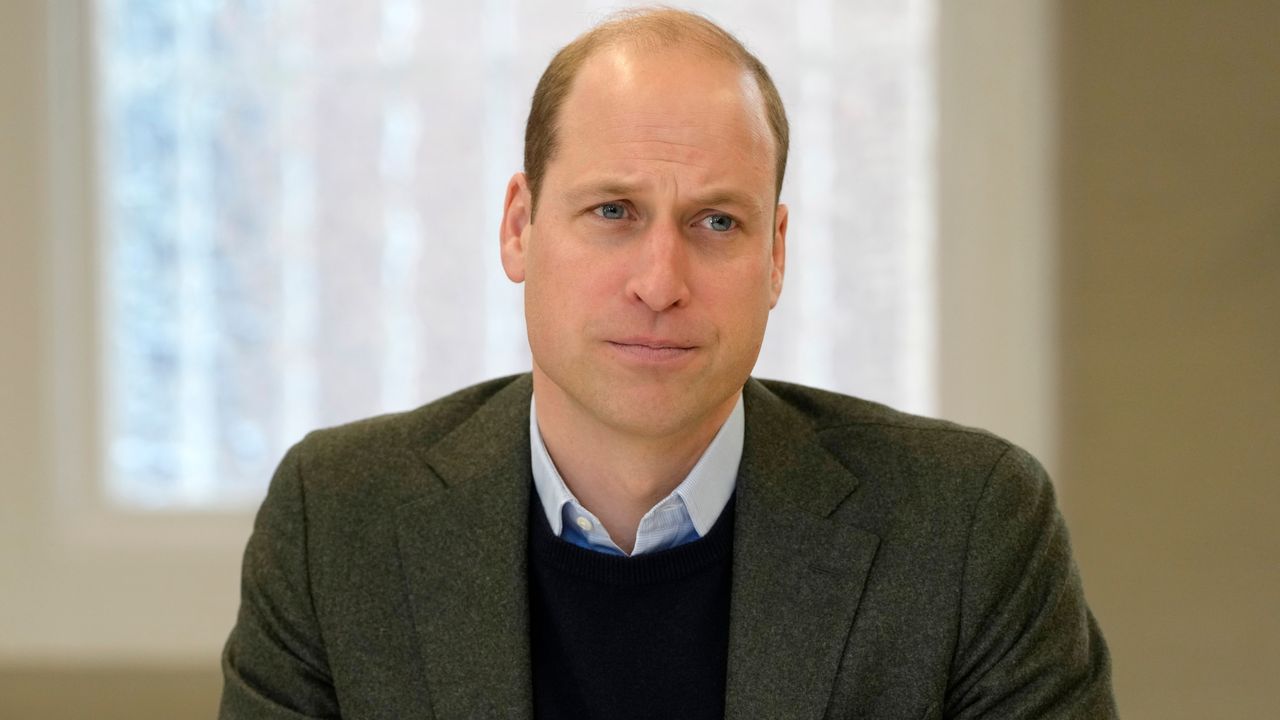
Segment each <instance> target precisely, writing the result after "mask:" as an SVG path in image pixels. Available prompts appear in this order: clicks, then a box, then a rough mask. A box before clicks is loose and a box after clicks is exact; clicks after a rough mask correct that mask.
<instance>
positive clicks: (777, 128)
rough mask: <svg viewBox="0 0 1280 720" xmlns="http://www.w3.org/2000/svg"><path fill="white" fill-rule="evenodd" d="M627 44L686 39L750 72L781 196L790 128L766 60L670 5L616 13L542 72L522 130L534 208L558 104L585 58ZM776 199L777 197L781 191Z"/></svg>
mask: <svg viewBox="0 0 1280 720" xmlns="http://www.w3.org/2000/svg"><path fill="white" fill-rule="evenodd" d="M624 43H625V44H628V45H632V46H640V47H643V48H646V49H658V48H664V47H669V46H671V45H676V44H686V43H687V44H691V45H693V46H695V47H697V48H698V49H699V50H703V51H706V52H709V53H710V54H711V55H712V56H714V57H719V58H723V59H725V60H728V61H729V62H731V63H734V64H735V65H737V66H738V67H741V68H742V69H743V70H746V71H747V72H749V73H751V76H752V77H754V78H755V81H756V85H757V87H758V88H759V89H760V95H761V96H762V97H763V99H764V109H765V117H766V119H767V120H768V122H769V130H770V131H771V132H772V134H773V141H774V143H773V144H774V149H775V152H776V154H777V157H776V158H775V161H776V163H777V167H776V181H777V185H776V186H775V187H776V192H777V193H778V194H779V195H780V194H781V193H782V177H783V174H784V173H785V172H786V168H787V146H788V142H789V138H790V130H789V128H788V125H787V113H786V110H785V109H784V108H783V107H782V97H781V96H780V95H779V94H778V88H777V87H776V86H775V85H774V84H773V79H772V78H770V77H769V71H768V70H766V69H765V67H764V63H762V62H760V60H759V59H757V58H756V56H755V55H752V54H751V53H750V52H749V51H748V50H747V49H746V48H745V47H743V45H742V43H741V42H739V41H738V39H737V38H735V37H734V36H733V35H732V34H730V33H729V32H728V31H727V30H725V29H724V28H722V27H720V26H719V25H716V24H715V23H713V22H711V21H710V20H708V19H707V18H705V17H703V16H701V15H698V14H695V13H691V12H687V11H684V10H675V9H671V8H649V9H639V10H625V11H623V12H621V13H617V14H615V15H613V16H611V17H610V18H609V19H608V20H606V21H604V22H603V23H601V24H599V25H597V26H595V27H594V28H592V29H591V30H588V31H587V32H585V33H583V34H582V35H579V36H578V37H577V38H576V39H575V40H574V41H573V42H571V43H569V44H568V45H566V46H564V47H563V48H561V49H560V52H558V53H556V55H555V57H554V58H552V59H551V63H550V64H549V65H547V69H546V70H544V71H543V73H542V78H541V79H539V80H538V87H537V89H536V90H534V92H533V104H532V107H530V108H529V119H528V121H527V122H526V123H525V129H524V172H525V177H526V178H527V179H528V182H529V193H530V195H531V196H532V200H531V202H532V203H533V206H534V208H536V207H537V203H538V189H539V186H540V185H541V184H542V177H543V174H544V172H545V171H546V168H547V163H549V162H550V161H551V159H552V158H553V157H554V156H555V152H556V140H557V138H556V131H557V129H558V128H557V120H558V117H557V116H558V114H559V112H560V106H561V105H563V104H564V101H565V98H566V97H568V95H569V90H570V89H571V88H572V86H573V80H574V78H575V77H577V75H578V71H579V70H580V69H581V68H582V65H583V63H585V62H586V61H587V59H588V58H590V57H591V55H592V54H594V53H595V51H596V50H599V49H601V48H604V47H609V46H614V45H620V44H624ZM774 199H775V200H776V199H777V195H775V198H774Z"/></svg>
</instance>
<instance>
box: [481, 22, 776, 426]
mask: <svg viewBox="0 0 1280 720" xmlns="http://www.w3.org/2000/svg"><path fill="white" fill-rule="evenodd" d="M655 22H660V23H661V24H662V25H664V26H669V27H670V28H673V29H674V31H673V32H674V34H671V37H673V38H674V39H673V40H670V41H665V40H664V41H659V40H657V39H655V37H656V36H654V35H652V34H651V30H650V26H651V25H652V24H653V23H655ZM628 23H631V24H634V25H635V27H636V28H638V29H637V30H636V32H635V33H631V32H629V31H628V30H627V28H629V27H632V25H629V24H628ZM708 26H710V24H709V23H708V22H707V21H706V20H703V19H702V18H698V17H696V16H690V15H686V14H683V13H678V12H675V11H659V12H657V13H654V14H652V15H639V16H629V17H627V18H624V19H622V20H619V21H615V22H614V23H612V24H609V25H606V26H604V28H605V30H601V29H597V30H595V31H592V32H593V33H604V35H602V36H601V37H604V38H606V39H607V41H605V40H602V39H597V40H596V41H594V42H593V43H592V45H591V49H590V52H588V53H587V54H585V55H584V56H583V57H580V58H576V59H574V60H573V64H574V66H575V71H574V72H573V73H572V74H571V76H570V77H569V79H568V81H567V85H566V87H565V88H564V89H563V91H557V92H559V95H560V99H559V100H558V101H557V102H556V103H555V105H557V106H558V107H557V108H556V109H554V110H547V109H545V108H544V110H543V112H547V113H549V117H550V118H552V119H551V120H550V121H547V122H545V123H543V124H546V125H547V126H548V127H552V126H554V130H555V132H554V137H555V139H554V142H550V141H549V142H550V145H549V147H548V148H546V149H545V151H543V152H542V155H541V160H540V161H538V162H541V163H542V165H541V166H540V167H537V168H536V172H537V173H538V180H537V183H538V186H537V188H535V187H534V182H533V180H532V179H531V177H530V176H529V174H528V173H517V174H516V175H515V176H514V177H513V178H512V179H511V182H510V183H509V185H508V188H507V196H506V203H505V208H504V216H503V221H502V227H501V233H500V234H501V243H502V261H503V267H504V269H505V270H506V273H507V275H508V277H510V278H511V279H512V280H513V281H515V282H524V283H525V318H526V322H527V325H528V330H529V346H530V349H531V351H532V355H533V365H534V367H533V376H534V389H535V392H536V393H537V394H538V408H539V416H540V419H541V417H542V416H543V413H544V411H545V412H547V413H558V414H560V415H562V416H568V415H572V416H575V417H576V418H577V419H579V420H581V419H584V418H585V419H589V420H590V422H592V423H596V424H598V425H599V426H602V427H607V428H609V429H611V430H612V431H614V432H619V433H625V434H627V435H629V436H633V437H639V436H644V437H650V438H654V439H658V438H662V437H671V436H676V435H680V434H687V433H690V432H694V431H698V432H703V431H706V429H707V428H711V431H714V428H715V427H718V425H719V422H721V421H723V420H724V418H725V417H726V416H727V415H728V413H729V411H730V410H731V409H732V407H733V403H734V401H735V399H736V397H737V392H738V390H739V389H741V387H742V384H743V383H744V382H745V381H746V379H747V377H748V375H749V374H750V372H751V369H752V367H753V366H754V365H755V361H756V357H757V356H758V355H759V350H760V343H761V341H762V340H763V337H764V329H765V324H766V322H767V320H768V315H769V311H770V310H771V309H772V308H773V306H774V304H775V303H776V302H777V300H778V295H779V293H780V292H781V289H782V276H783V265H784V259H785V239H786V228H787V209H786V206H783V205H778V204H777V193H778V183H779V180H780V175H781V171H780V167H781V165H780V163H781V162H782V161H781V160H780V157H781V153H782V152H783V149H782V143H785V138H786V132H785V127H786V125H785V117H784V116H782V113H781V105H780V104H778V105H777V112H776V113H775V112H773V110H771V105H770V99H769V96H770V94H772V96H773V97H774V98H775V100H776V91H773V90H772V84H769V85H768V87H769V90H768V91H766V90H765V88H764V87H763V84H762V83H761V81H760V80H759V78H760V77H761V76H762V75H763V72H764V71H763V68H762V67H758V66H759V64H758V62H757V63H754V65H755V66H756V67H753V66H751V65H744V63H743V62H741V61H740V57H739V56H738V55H735V54H734V53H732V52H728V51H721V50H715V49H713V47H719V46H718V45H709V44H708V43H709V40H708V38H709V37H712V36H713V35H714V36H715V37H721V36H723V37H728V36H727V35H726V34H724V33H723V31H721V30H719V29H718V28H714V26H710V27H711V28H713V29H714V34H709V33H710V31H709V30H708V29H707V28H708ZM589 35H590V34H589ZM663 37H666V36H663ZM730 39H731V38H730ZM581 42H583V40H582V39H579V40H578V41H575V44H576V43H581ZM732 42H733V46H734V47H738V48H739V50H740V46H738V45H737V44H736V41H732ZM570 47H571V48H572V47H574V46H573V45H571V46H570ZM574 52H578V51H574ZM743 52H745V51H743ZM563 55H564V53H563V52H562V53H561V56H563ZM561 56H558V60H559V59H560V57H561ZM553 65H554V63H553ZM757 67H758V69H757ZM550 72H551V70H548V73H550ZM763 76H764V77H766V78H767V75H763ZM547 83H548V81H547V79H546V78H545V77H544V78H543V82H542V83H541V84H540V86H539V87H540V89H539V92H540V93H542V92H543V90H542V86H544V85H547ZM547 94H548V96H550V95H551V94H553V93H551V92H550V91H548V93H547ZM536 105H537V101H536V100H535V109H534V113H537V112H539V110H538V108H537V107H536ZM779 118H781V119H780V120H779ZM779 122H780V123H781V124H780V125H779V124H778V123H779ZM537 124H539V123H537V122H535V121H534V119H533V118H532V117H531V119H530V126H534V125H537ZM779 127H781V128H782V130H781V132H779V131H778V128H779ZM779 137H781V138H782V140H781V141H779V139H778V138H779ZM527 152H528V151H527ZM532 154H533V155H538V151H534V152H533V153H532ZM535 198H536V199H537V204H538V212H537V215H536V221H535V216H534V213H533V207H534V202H535Z"/></svg>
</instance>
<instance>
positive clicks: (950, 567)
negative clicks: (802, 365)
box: [222, 10, 1115, 719]
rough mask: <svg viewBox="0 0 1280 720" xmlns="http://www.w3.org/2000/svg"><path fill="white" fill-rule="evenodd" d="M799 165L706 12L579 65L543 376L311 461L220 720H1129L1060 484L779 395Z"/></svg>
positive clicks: (569, 109) (753, 76)
mask: <svg viewBox="0 0 1280 720" xmlns="http://www.w3.org/2000/svg"><path fill="white" fill-rule="evenodd" d="M786 148H787V125H786V117H785V114H784V113H783V110H782V104H781V101H780V100H779V99H778V94H777V91H776V89H775V88H774V86H773V84H772V82H771V81H770V79H769V77H768V73H767V72H766V71H765V69H764V67H763V66H762V65H760V64H759V62H758V61H757V60H756V59H755V58H754V57H752V56H751V55H749V54H748V53H747V52H746V51H745V50H744V49H743V48H742V47H741V46H740V45H739V44H738V43H737V42H736V41H735V40H734V39H733V38H732V37H731V36H729V35H728V34H726V33H724V31H722V30H721V29H719V28H718V27H716V26H715V25H713V24H711V23H709V22H707V21H706V20H703V19H701V18H699V17H697V16H692V15H688V14H685V13H681V12H677V11H669V10H663V11H656V12H648V13H641V14H636V15H629V16H624V17H622V18H620V19H618V20H615V21H613V22H610V23H606V24H604V25H602V26H600V27H598V28H596V29H595V30H593V31H591V32H589V33H587V34H586V35H584V36H583V37H580V38H579V39H577V40H575V41H574V43H572V44H570V45H569V46H567V47H566V48H565V49H564V50H562V51H561V53H560V54H559V55H557V57H556V58H555V59H554V60H553V61H552V63H551V65H550V67H549V68H548V69H547V71H546V73H545V74H544V76H543V78H542V80H541V81H540V83H539V85H538V89H537V91H536V93H535V96H534V101H533V108H532V111H531V113H530V117H529V124H528V128H527V130H526V151H525V155H526V157H525V166H526V171H525V172H524V173H518V174H516V175H515V177H513V178H512V180H511V182H510V184H509V186H508V188H507V193H506V202H505V207H504V215H503V221H502V226H501V238H500V240H501V253H502V262H503V267H504V268H505V270H506V273H507V275H508V276H509V277H510V278H511V279H512V280H513V281H515V282H523V283H524V285H525V311H526V319H527V325H528V332H529V345H530V348H531V351H532V356H533V369H532V373H531V374H530V375H527V376H520V377H516V378H503V379H499V380H495V381H491V382H489V383H486V384H483V385H479V386H476V387H473V388H469V389H467V390H463V391H461V392H459V393H457V394H455V395H452V396H450V397H447V398H444V399H442V400H439V401H437V402H435V403H432V404H430V405H427V406H425V407H423V408H420V409H418V410H416V411H413V412H409V413H405V414H401V415H394V416H388V417H382V418H375V419H372V420H367V421H364V422H361V423H356V424H353V425H350V426H346V427H342V428H337V429H333V430H326V431H321V432H318V433H313V434H312V435H310V436H309V437H308V438H307V439H306V440H304V441H303V442H302V443H300V444H299V445H298V446H296V447H295V448H293V449H292V450H291V451H290V452H289V454H288V455H287V456H286V458H285V459H284V461H283V462H282V463H281V466H280V469H279V470H278V472H277V474H276V477H275V478H274V480H273V482H272V485H271V489H270V491H269V494H268V497H267V499H266V501H265V502H264V503H263V506H262V509H261V511H260V512H259V515H258V519H257V522H256V525H255V530H254V534H253V537H252V538H251V540H250V541H249V546H248V548H247V550H246V554H245V565H244V589H243V603H242V607H241V611H240V616H239V619H238V621H237V624H236V627H235V629H234V630H233V632H232V634H231V637H230V639H229V641H228V643H227V648H226V652H225V654H224V658H223V666H224V672H225V676H226V685H225V690H224V695H223V702H222V717H224V718H242V717H243V718H303V717H343V718H413V717H421V718H428V717H430V718H475V717H503V718H508V717H510V718H530V717H536V718H559V717H575V718H582V717H586V718H631V717H635V718H641V717H643V718H718V717H730V718H822V717H830V718H891V717H892V718H897V717H901V718H913V719H914V718H943V717H947V718H978V717H983V718H1102V717H1112V716H1114V714H1115V710H1114V703H1113V701H1112V699H1111V690H1110V680H1109V664H1108V657H1107V652H1106V648H1105V646H1104V644H1103V641H1102V638H1101V636H1100V635H1099V633H1098V630H1097V627H1096V625H1095V623H1094V622H1093V619H1092V617H1091V616H1090V614H1089V612H1088V609H1087V607H1086V606H1085V603H1084V600H1083V596H1082V593H1081V588H1080V583H1079V579H1078V576H1077V574H1076V571H1075V569H1074V566H1073V564H1072V561H1071V557H1070V551H1069V548H1068V544H1067V538H1066V531H1065V528H1064V527H1063V525H1062V520H1061V518H1060V516H1059V515H1058V513H1057V510H1056V509H1055V506H1054V500H1053V494H1052V489H1051V486H1050V485H1049V483H1048V481H1047V479H1046V478H1045V477H1044V475H1043V472H1042V471H1041V470H1040V468H1039V466H1038V465H1037V464H1036V463H1035V461H1034V460H1032V459H1031V458H1030V457H1029V456H1027V455H1026V454H1025V453H1024V452H1022V451H1021V450H1018V449H1017V448H1014V447H1012V446H1010V445H1009V444H1007V443H1005V442H1004V441H1002V440H999V439H998V438H995V437H992V436H991V435H988V434H985V433H982V432H979V431H974V430H969V429H965V428H961V427H957V426H954V425H950V424H947V423H943V422H939V421H932V420H925V419H921V418H916V417H911V416H907V415H903V414H900V413H896V412H894V411H892V410H889V409H887V408H884V407H882V406H878V405H874V404H871V403H867V402H864V401H860V400H856V399H853V398H849V397H844V396H839V395H835V394H831V393H824V392H820V391H816V390H811V389H807V388H803V387H800V386H795V385H788V384H783V383H771V382H759V381H755V380H751V379H750V378H749V375H750V372H751V369H752V367H753V365H754V364H755V361H756V357H757V354H758V352H759V348H760V343H761V340H762V338H763V335H764V329H765V323H766V320H767V318H768V314H769V311H770V309H771V308H772V307H773V306H774V304H775V303H776V302H777V301H778V297H779V293H780V292H781V289H782V279H783V270H784V267H785V264H784V261H785V256H786V253H785V250H786V235H787V208H786V206H785V205H780V204H778V202H777V200H778V195H779V191H780V188H781V183H782V171H783V168H784V167H785V162H786Z"/></svg>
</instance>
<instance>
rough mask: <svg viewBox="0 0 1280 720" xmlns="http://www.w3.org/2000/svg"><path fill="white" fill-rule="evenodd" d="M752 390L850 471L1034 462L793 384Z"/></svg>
mask: <svg viewBox="0 0 1280 720" xmlns="http://www.w3.org/2000/svg"><path fill="white" fill-rule="evenodd" d="M752 386H754V389H749V390H748V392H749V394H751V395H755V396H756V398H757V402H758V403H760V404H765V403H768V404H773V405H775V412H774V413H773V414H774V415H775V416H776V415H778V414H785V415H787V416H789V420H790V421H791V422H794V423H797V424H801V425H802V426H804V427H805V428H806V429H807V430H809V431H810V432H812V433H813V434H814V436H816V438H817V439H818V441H819V442H820V443H821V445H822V446H823V447H824V448H826V449H827V450H828V451H829V452H831V453H832V454H833V455H835V456H836V457H837V458H838V459H840V460H841V462H842V463H843V464H845V465H846V466H851V469H852V468H853V467H854V466H863V467H865V466H868V465H873V466H875V467H878V468H884V467H896V468H905V467H908V466H914V467H915V468H916V469H918V470H919V471H921V472H927V474H931V475H932V474H935V473H947V472H951V473H954V472H956V471H963V470H968V471H970V472H981V471H983V470H990V469H991V468H992V467H993V466H994V465H995V463H996V462H997V461H999V460H1000V459H1001V458H1002V457H1004V456H1006V455H1008V456H1011V457H1010V458H1009V459H1013V457H1016V458H1017V459H1018V461H1019V462H1024V461H1029V462H1031V463H1034V462H1035V461H1034V459H1032V458H1031V457H1030V455H1028V454H1026V453H1025V452H1024V451H1022V450H1021V449H1020V448H1018V447H1017V446H1015V445H1013V444H1012V443H1010V442H1009V441H1007V440H1005V439H1003V438H1001V437H999V436H997V435H995V434H992V433H990V432H988V431H986V430H982V429H979V428H973V427H968V426H965V425H960V424H957V423H953V422H948V421H946V420H939V419H935V418H929V417H923V416H920V415H912V414H910V413H905V412H902V411H899V410H895V409H894V408H891V407H889V406H887V405H883V404H880V403H877V402H872V401H870V400H864V399H862V398H857V397H853V396H850V395H843V394H841V393H836V392H831V391H828V390H820V389H817V388H812V387H807V386H804V385H798V384H795V383H787V382H780V381H777V380H755V381H752V383H751V384H749V386H748V387H749V388H752ZM779 409H780V410H781V413H779V412H778V410H779Z"/></svg>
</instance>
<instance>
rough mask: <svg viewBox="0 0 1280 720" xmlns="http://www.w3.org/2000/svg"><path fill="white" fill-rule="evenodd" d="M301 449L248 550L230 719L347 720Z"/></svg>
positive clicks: (226, 654) (229, 668) (227, 686)
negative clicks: (314, 552)
mask: <svg viewBox="0 0 1280 720" xmlns="http://www.w3.org/2000/svg"><path fill="white" fill-rule="evenodd" d="M304 443H305V441H304ZM301 447H303V444H299V445H298V446H295V447H294V448H293V449H291V450H290V451H289V452H288V454H286V455H285V458H284V460H282V461H281V463H280V467H279V468H277V470H276V473H275V476H274V477H273V478H272V480H271V486H270V488H269V490H268V491H267V498H266V500H264V501H263V503H262V507H261V508H260V509H259V510H258V515H257V518H256V520H255V521H254V528H253V534H252V536H251V537H250V538H249V543H248V546H247V547H246V549H245V554H244V566H243V570H242V576H241V591H240V612H239V615H238V616H237V619H236V624H235V627H234V628H233V629H232V631H231V636H230V638H228V640H227V644H226V647H225V649H224V650H223V653H222V672H223V689H222V703H221V708H220V710H219V714H218V717H219V718H222V720H239V719H240V718H246V719H248V718H253V719H254V720H262V719H268V720H274V719H277V718H278V719H279V720H301V719H304V718H337V717H340V715H339V711H338V703H337V698H336V696H335V694H334V689H333V682H332V678H331V676H330V674H329V669H328V661H327V659H326V655H325V649H324V641H323V639H322V637H321V634H320V627H319V623H318V621H317V619H316V614H315V609H314V607H313V604H312V600H311V583H310V579H309V575H310V573H309V568H308V553H307V513H306V510H307V509H306V497H305V489H304V484H303V481H302V460H301V456H302V452H301V450H300V448H301Z"/></svg>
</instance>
